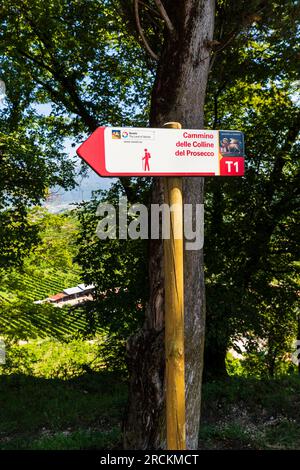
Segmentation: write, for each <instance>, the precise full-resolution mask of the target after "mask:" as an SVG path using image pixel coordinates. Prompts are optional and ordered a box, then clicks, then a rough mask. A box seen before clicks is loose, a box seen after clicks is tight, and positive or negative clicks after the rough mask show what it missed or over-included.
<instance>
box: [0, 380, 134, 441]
mask: <svg viewBox="0 0 300 470" xmlns="http://www.w3.org/2000/svg"><path fill="white" fill-rule="evenodd" d="M126 399H127V384H126V382H125V381H124V380H123V379H122V377H121V375H120V374H117V373H109V372H101V373H87V374H85V375H83V376H80V377H77V378H73V379H70V380H60V379H43V378H36V377H32V376H28V375H22V374H14V375H1V376H0V449H73V448H74V449H78V448H79V449H82V448H93V449H101V448H106V449H107V448H115V447H116V446H119V445H120V439H121V431H120V428H121V421H122V417H123V412H124V408H125V404H126Z"/></svg>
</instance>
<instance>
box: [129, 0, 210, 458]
mask: <svg viewBox="0 0 300 470" xmlns="http://www.w3.org/2000/svg"><path fill="white" fill-rule="evenodd" d="M165 4H166V9H167V11H168V14H169V17H170V19H171V21H172V23H173V25H174V27H175V30H176V34H175V35H174V36H173V37H169V36H168V35H167V32H166V38H165V43H164V47H163V51H162V54H161V58H160V62H159V65H158V70H157V75H156V81H155V85H154V88H153V93H152V103H151V116H150V124H151V126H153V127H161V126H162V125H163V124H164V123H165V122H168V121H177V122H180V123H181V124H182V127H184V128H191V129H201V128H203V107H204V100H205V92H206V84H207V77H208V68H209V56H210V49H209V41H211V40H212V37H213V25H214V0H201V1H199V0H178V2H176V5H178V6H176V8H174V6H173V8H172V2H170V3H169V5H170V7H169V8H168V3H167V2H165ZM162 185H163V180H162V178H156V179H155V180H154V184H153V192H152V202H153V203H157V202H158V203H161V202H163V186H162ZM203 191H204V181H203V178H196V177H189V178H184V181H183V192H184V203H191V204H193V207H194V208H195V204H201V203H203ZM194 212H195V210H194ZM149 274H150V302H149V305H148V309H147V313H146V320H145V324H144V327H143V329H142V330H140V331H139V332H138V333H137V334H136V335H134V336H133V337H132V338H131V339H130V340H129V342H128V368H129V373H130V385H129V402H128V409H127V414H126V419H125V422H124V447H125V448H126V449H165V448H166V432H165V402H164V399H165V397H164V368H165V364H164V288H163V282H164V280H163V249H162V241H161V240H159V241H158V240H151V241H150V255H149ZM184 276H185V361H186V362H185V377H186V423H187V429H186V442H187V448H188V449H197V447H198V433H199V422H200V405H201V381H202V370H203V347H204V328H205V292H204V273H203V252H202V250H201V251H199V250H198V251H185V253H184Z"/></svg>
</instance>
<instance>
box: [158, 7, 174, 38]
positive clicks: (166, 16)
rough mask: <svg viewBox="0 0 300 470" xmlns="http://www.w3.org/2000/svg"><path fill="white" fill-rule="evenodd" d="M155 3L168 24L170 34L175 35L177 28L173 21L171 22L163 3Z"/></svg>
mask: <svg viewBox="0 0 300 470" xmlns="http://www.w3.org/2000/svg"><path fill="white" fill-rule="evenodd" d="M154 1H155V3H156V6H157V9H158V11H159V13H160V15H161V17H162V19H163V20H164V21H165V23H166V26H167V28H168V30H169V32H170V34H171V35H173V34H174V33H175V28H174V26H173V24H172V21H171V20H170V18H169V16H168V13H167V12H166V10H165V7H164V6H163V3H162V2H161V0H154Z"/></svg>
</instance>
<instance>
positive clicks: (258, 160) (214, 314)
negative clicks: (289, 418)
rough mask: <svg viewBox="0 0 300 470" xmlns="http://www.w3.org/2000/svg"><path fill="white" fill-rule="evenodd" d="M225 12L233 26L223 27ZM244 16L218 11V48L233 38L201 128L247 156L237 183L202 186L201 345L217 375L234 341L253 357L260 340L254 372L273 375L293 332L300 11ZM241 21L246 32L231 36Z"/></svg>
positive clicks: (239, 7) (291, 6)
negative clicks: (242, 147)
mask: <svg viewBox="0 0 300 470" xmlns="http://www.w3.org/2000/svg"><path fill="white" fill-rule="evenodd" d="M230 5H231V6H232V7H233V10H232V12H233V24H229V23H228V22H226V21H224V18H225V17H226V16H224V15H225V12H226V9H227V8H229V6H230ZM244 7H245V5H244V3H243V2H239V4H237V2H235V5H232V2H227V1H226V2H218V3H217V24H216V35H217V39H218V40H219V41H220V42H221V43H222V41H224V40H226V35H228V36H230V31H231V32H232V36H231V38H229V37H228V40H230V46H228V47H226V48H224V49H222V51H221V52H219V53H218V54H216V56H215V60H214V68H213V70H212V73H211V80H210V81H209V89H208V96H207V104H206V122H207V126H209V127H212V128H216V129H240V130H242V131H243V132H244V133H245V140H246V154H247V157H246V160H245V162H246V172H245V177H244V178H236V179H235V178H227V179H226V181H225V180H223V179H218V178H215V179H210V180H207V181H206V208H205V209H206V240H209V243H207V244H206V247H205V260H206V268H207V274H206V279H207V315H208V325H209V326H208V330H207V331H208V334H207V338H206V340H207V341H206V346H207V352H208V356H209V353H210V355H216V354H218V352H221V353H222V354H223V365H222V367H223V370H224V360H225V355H226V350H227V349H228V347H229V346H231V345H232V342H233V341H234V340H235V339H238V338H239V337H241V336H243V337H244V338H246V339H247V340H248V346H249V353H251V354H253V353H254V350H257V349H258V343H259V342H260V341H263V343H264V344H265V351H264V358H263V360H262V361H258V363H259V364H260V367H261V371H260V373H262V369H264V371H265V372H264V373H265V374H269V375H274V374H275V373H276V367H277V365H276V364H277V363H278V365H279V364H281V363H282V357H283V356H284V354H285V353H287V352H288V351H289V350H290V344H291V342H292V338H295V337H296V329H297V311H296V305H297V295H296V292H297V290H299V270H298V265H297V264H296V262H295V261H296V260H297V257H298V253H297V239H298V235H297V229H296V227H297V225H298V222H299V216H298V213H297V206H298V204H299V202H298V201H299V177H298V174H299V124H300V120H299V119H300V115H299V109H298V100H299V90H298V89H299V87H298V86H297V82H296V80H297V73H298V72H297V63H296V61H295V60H294V58H295V51H297V50H298V48H299V44H298V43H297V42H298V41H297V31H298V29H299V15H298V14H297V11H298V12H299V5H296V4H295V2H291V1H287V2H283V3H281V4H280V5H279V4H277V3H274V2H265V5H264V6H263V7H262V6H259V5H258V4H257V2H251V4H250V5H249V8H247V9H245V8H244ZM255 7H257V10H256V9H255ZM242 11H243V14H242ZM279 12H280V21H279V20H278V18H279V16H278V14H279ZM238 17H240V20H239V21H240V23H241V25H243V23H244V25H246V24H247V28H240V29H239V28H238V27H237V28H236V30H235V29H234V25H235V22H236V21H237V19H238ZM220 26H222V28H221V27H220ZM218 35H219V37H218ZM210 325H211V326H210ZM254 354H255V353H254ZM257 358H258V356H257ZM258 363H257V364H258ZM215 372H216V374H217V373H218V371H217V370H216V371H215ZM219 372H220V371H219Z"/></svg>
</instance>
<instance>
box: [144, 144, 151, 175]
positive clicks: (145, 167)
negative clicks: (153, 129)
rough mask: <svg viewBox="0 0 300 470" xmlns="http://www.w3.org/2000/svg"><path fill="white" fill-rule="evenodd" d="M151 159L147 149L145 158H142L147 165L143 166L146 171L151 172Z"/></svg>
mask: <svg viewBox="0 0 300 470" xmlns="http://www.w3.org/2000/svg"><path fill="white" fill-rule="evenodd" d="M149 158H151V155H150V153H149V152H148V150H147V149H145V156H144V157H143V158H142V161H145V164H144V165H143V166H144V168H143V170H144V171H150V166H149Z"/></svg>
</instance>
